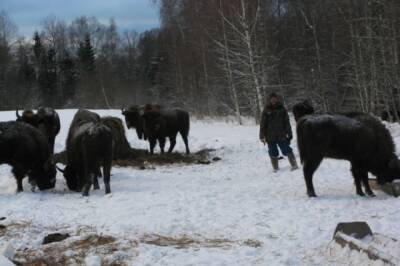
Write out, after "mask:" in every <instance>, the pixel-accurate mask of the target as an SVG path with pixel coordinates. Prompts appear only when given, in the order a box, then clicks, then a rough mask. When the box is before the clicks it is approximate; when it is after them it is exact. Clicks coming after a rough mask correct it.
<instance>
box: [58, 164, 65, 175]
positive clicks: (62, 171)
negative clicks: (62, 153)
mask: <svg viewBox="0 0 400 266" xmlns="http://www.w3.org/2000/svg"><path fill="white" fill-rule="evenodd" d="M56 168H57V170H58V171H60V172H61V173H64V172H65V169H61V168H60V167H58V166H57V165H56Z"/></svg>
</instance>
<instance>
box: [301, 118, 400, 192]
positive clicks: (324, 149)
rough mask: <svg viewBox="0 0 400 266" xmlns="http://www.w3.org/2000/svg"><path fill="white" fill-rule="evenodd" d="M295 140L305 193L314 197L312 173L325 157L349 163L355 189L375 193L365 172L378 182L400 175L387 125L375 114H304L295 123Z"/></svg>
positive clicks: (399, 167) (381, 182)
mask: <svg viewBox="0 0 400 266" xmlns="http://www.w3.org/2000/svg"><path fill="white" fill-rule="evenodd" d="M297 140H298V148H299V152H300V158H301V161H302V163H303V171H304V178H305V182H306V186H307V194H308V196H310V197H315V196H316V194H315V191H314V186H313V182H312V178H313V174H314V172H315V170H316V169H317V168H318V166H319V165H320V163H321V161H322V160H323V159H324V158H333V159H342V160H347V161H349V162H350V163H351V167H352V168H351V171H352V174H353V177H354V180H355V185H356V192H357V194H358V195H360V196H364V192H363V191H362V188H361V182H362V183H363V184H364V187H365V191H366V193H367V194H368V195H370V196H374V194H373V192H372V190H371V189H370V187H369V184H368V172H370V173H372V174H373V175H375V176H376V177H377V181H378V183H380V184H384V183H386V182H391V181H393V180H394V179H398V178H400V162H399V160H398V159H397V156H396V155H395V146H394V143H393V140H392V137H391V135H390V133H389V131H388V130H387V129H386V127H385V126H384V125H383V124H382V123H381V122H380V121H379V120H378V119H377V118H376V117H374V116H371V115H368V114H363V113H347V114H335V115H307V116H304V117H303V118H301V119H300V120H299V121H298V123H297Z"/></svg>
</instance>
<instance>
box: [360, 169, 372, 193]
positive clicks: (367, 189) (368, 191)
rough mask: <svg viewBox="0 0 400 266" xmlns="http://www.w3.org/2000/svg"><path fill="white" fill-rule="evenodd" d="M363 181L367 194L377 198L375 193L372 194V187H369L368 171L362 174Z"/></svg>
mask: <svg viewBox="0 0 400 266" xmlns="http://www.w3.org/2000/svg"><path fill="white" fill-rule="evenodd" d="M361 181H362V183H363V184H364V188H365V192H366V193H367V195H368V196H370V197H375V194H374V192H372V190H371V187H370V186H369V182H368V172H367V171H362V172H361Z"/></svg>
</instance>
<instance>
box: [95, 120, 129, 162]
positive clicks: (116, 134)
mask: <svg viewBox="0 0 400 266" xmlns="http://www.w3.org/2000/svg"><path fill="white" fill-rule="evenodd" d="M101 122H102V123H103V124H104V125H106V126H107V127H108V128H109V129H110V130H111V135H112V137H113V159H114V160H118V159H126V158H127V157H129V156H130V154H131V146H130V145H129V142H128V140H127V138H126V135H125V128H124V125H123V123H122V120H121V119H120V118H118V117H111V116H106V117H102V118H101Z"/></svg>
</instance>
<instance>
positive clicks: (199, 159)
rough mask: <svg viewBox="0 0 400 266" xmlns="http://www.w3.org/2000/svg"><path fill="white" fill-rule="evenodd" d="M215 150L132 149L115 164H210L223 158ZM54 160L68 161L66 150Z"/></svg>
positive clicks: (141, 166)
mask: <svg viewBox="0 0 400 266" xmlns="http://www.w3.org/2000/svg"><path fill="white" fill-rule="evenodd" d="M214 152H215V150H214V149H203V150H200V151H198V152H195V153H192V154H190V155H186V154H181V153H170V154H169V153H165V154H153V155H151V154H150V153H148V152H147V150H139V149H131V154H130V156H129V157H128V158H127V159H119V160H114V161H113V165H114V166H120V167H134V168H138V169H140V170H146V169H154V167H155V166H159V165H170V164H199V165H208V164H211V163H213V162H218V161H220V160H221V158H220V157H213V156H212V154H213V153H214ZM54 160H55V162H56V163H62V164H65V163H66V161H67V158H66V152H65V151H63V152H60V153H57V154H55V155H54Z"/></svg>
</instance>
